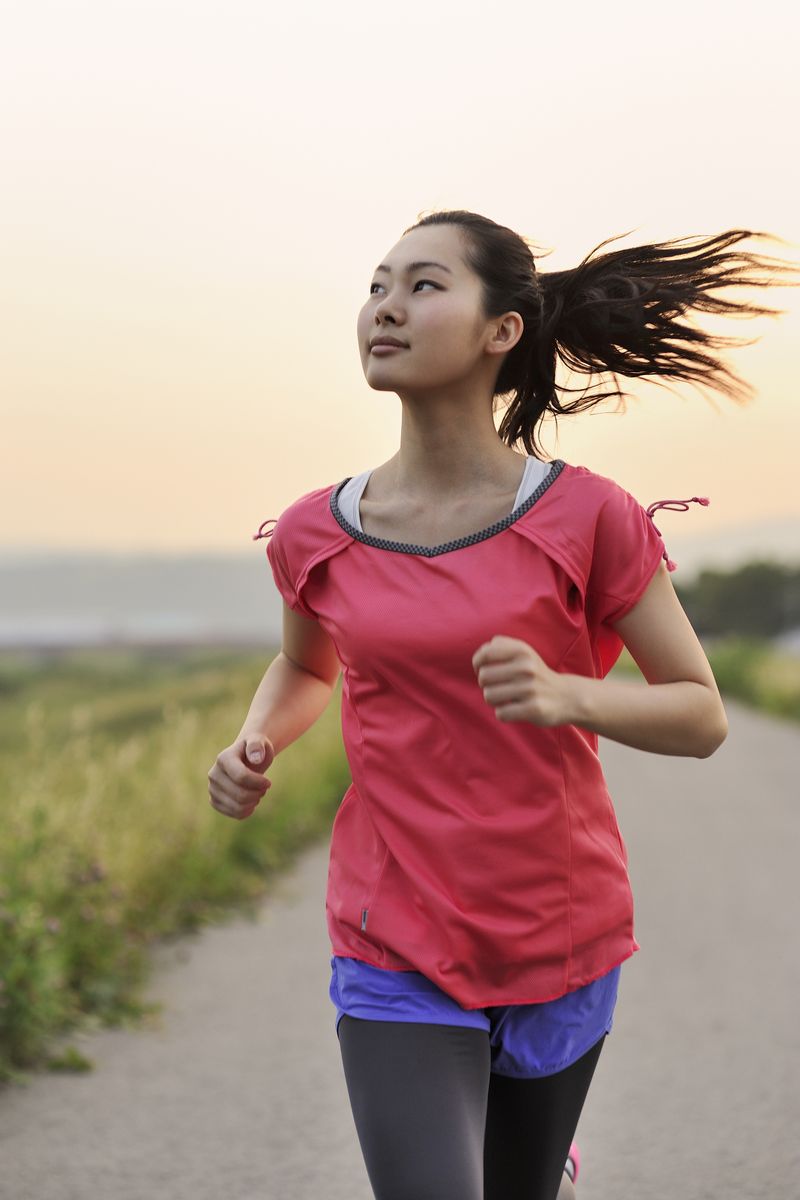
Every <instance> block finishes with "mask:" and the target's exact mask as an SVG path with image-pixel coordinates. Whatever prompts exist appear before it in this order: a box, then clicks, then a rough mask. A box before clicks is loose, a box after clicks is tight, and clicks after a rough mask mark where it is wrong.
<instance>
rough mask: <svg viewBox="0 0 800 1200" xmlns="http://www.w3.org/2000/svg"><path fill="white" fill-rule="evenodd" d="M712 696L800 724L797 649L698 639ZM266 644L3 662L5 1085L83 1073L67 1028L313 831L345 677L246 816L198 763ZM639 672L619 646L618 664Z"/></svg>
mask: <svg viewBox="0 0 800 1200" xmlns="http://www.w3.org/2000/svg"><path fill="white" fill-rule="evenodd" d="M708 653H709V659H710V661H711V664H712V667H713V669H714V673H715V675H716V678H717V681H718V683H719V686H720V690H721V691H722V692H723V694H725V695H728V696H731V697H736V698H738V699H741V700H743V701H744V702H746V703H749V704H753V705H756V706H757V707H759V708H761V709H763V710H765V711H768V712H772V713H775V714H777V715H780V716H783V717H789V718H792V719H794V720H797V719H798V718H800V659H798V658H796V657H795V658H792V657H790V656H788V655H786V654H779V653H777V652H775V651H773V650H772V649H771V648H770V644H769V642H768V641H766V640H763V639H757V638H752V637H751V638H735V637H728V638H723V639H720V640H718V641H716V642H715V643H714V644H713V646H712V647H711V648H710V649H709V651H708ZM273 655H274V651H270V652H265V651H263V650H254V651H252V652H250V651H238V652H235V651H230V650H224V649H213V648H209V649H193V650H185V651H180V650H179V651H176V652H174V653H169V652H166V651H158V652H152V651H147V650H145V649H140V650H136V649H132V650H84V651H80V652H78V651H72V652H68V653H65V654H62V655H55V656H52V655H50V656H48V655H45V656H29V655H25V654H23V653H18V654H15V653H11V652H6V653H5V654H3V655H0V820H2V828H3V837H2V839H0V1081H2V1080H5V1081H10V1080H14V1079H17V1078H20V1077H22V1075H23V1074H24V1070H25V1069H26V1068H37V1067H42V1066H47V1067H49V1068H50V1069H51V1070H71V1071H81V1070H87V1069H91V1061H90V1060H87V1059H86V1058H85V1056H84V1055H82V1054H81V1052H80V1051H79V1050H78V1049H76V1048H75V1047H74V1046H70V1045H64V1044H63V1042H64V1038H65V1037H68V1036H69V1034H70V1032H71V1031H74V1030H76V1029H80V1028H86V1027H90V1026H91V1025H93V1024H94V1025H97V1024H101V1025H119V1024H122V1023H136V1022H138V1021H141V1020H142V1019H143V1018H146V1017H147V1015H148V1014H149V1013H150V1012H152V1011H153V1009H154V1008H155V1009H157V1008H158V1006H157V1005H155V1006H153V1005H149V1004H147V1003H145V1002H144V1001H143V1000H142V999H141V991H142V986H143V984H144V983H145V981H146V979H147V974H148V963H149V954H148V948H149V945H150V944H151V943H152V942H153V941H154V940H155V939H157V938H164V937H168V936H171V935H175V934H182V933H186V932H188V931H191V930H193V929H197V928H198V927H200V926H202V925H204V924H206V923H208V922H211V921H218V920H224V919H225V918H226V916H227V915H228V914H229V913H230V912H231V911H232V910H237V911H243V912H251V913H252V912H255V909H256V907H257V901H258V900H259V899H260V898H261V897H263V896H264V894H265V893H267V892H268V891H269V890H270V886H271V880H272V879H273V878H274V876H275V874H276V873H277V872H279V871H282V870H285V869H286V868H287V867H289V866H290V865H291V863H292V861H293V859H294V857H295V856H296V853H297V851H298V850H299V849H300V848H301V847H302V846H304V845H305V844H307V843H308V842H311V841H315V840H317V839H319V838H320V837H322V836H325V835H326V834H327V833H328V832H329V830H330V826H331V823H332V821H333V817H334V815H335V812H336V809H337V807H338V805H339V802H340V800H341V798H342V795H343V794H344V791H345V789H346V788H347V785H348V783H349V780H350V775H349V769H348V766H347V760H346V758H345V756H344V751H343V748H342V745H341V729H340V720H339V707H340V688H341V683H340V684H339V686H338V687H337V689H336V691H335V693H334V696H333V697H332V699H331V703H330V704H329V705H328V708H327V709H326V710H325V712H324V714H323V715H322V717H321V718H320V720H319V721H318V722H317V723H316V724H315V725H314V726H312V728H311V729H310V730H309V731H308V732H307V733H306V734H305V736H304V737H303V738H302V739H301V740H300V741H299V742H296V743H295V744H294V745H293V746H289V747H287V749H286V750H285V751H284V752H283V753H282V754H281V755H279V756H278V758H277V759H276V761H275V763H274V764H273V766H272V767H270V768H269V771H268V774H269V778H270V779H271V780H272V787H271V788H270V790H269V791H268V792H267V794H266V796H265V797H264V798H263V800H262V802H261V804H260V805H259V807H258V808H257V809H256V811H255V813H254V814H253V816H252V817H251V818H249V819H248V820H246V821H235V820H231V819H230V818H227V817H223V816H221V815H220V814H219V813H217V812H216V811H215V810H214V809H212V808H211V805H210V803H209V799H208V780H207V773H208V770H209V768H210V766H211V764H212V763H213V761H214V758H215V757H216V755H217V753H218V752H219V750H221V749H222V748H223V747H224V746H226V745H229V744H230V742H231V741H232V740H233V738H234V737H235V735H236V734H237V733H238V730H239V728H240V726H241V723H242V721H243V719H244V716H245V714H246V712H247V708H248V706H249V703H250V700H251V698H252V695H253V692H254V691H255V689H256V687H257V686H258V683H259V680H260V679H261V676H262V674H263V672H264V670H265V669H266V666H267V665H268V663H269V662H270V661H271V659H272V657H273ZM615 669H617V670H620V671H625V670H628V669H633V670H636V667H635V664H633V661H632V660H631V659H630V656H629V655H628V654H627V651H624V652H623V655H622V658H621V659H620V662H619V664H618V667H617V668H615Z"/></svg>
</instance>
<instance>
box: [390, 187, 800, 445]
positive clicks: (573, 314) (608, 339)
mask: <svg viewBox="0 0 800 1200" xmlns="http://www.w3.org/2000/svg"><path fill="white" fill-rule="evenodd" d="M423 225H458V226H459V228H460V229H461V231H462V233H463V235H464V243H465V248H466V251H465V260H466V262H467V264H468V266H469V267H470V268H471V269H472V270H473V271H474V272H475V274H476V275H477V276H478V277H479V278H480V280H481V281H482V283H483V306H484V311H485V313H486V316H487V317H494V316H500V315H501V314H502V313H504V312H509V311H514V312H518V313H519V314H520V316H521V317H522V318H523V320H524V322H525V332H524V333H523V335H522V337H521V338H520V339H519V341H518V342H517V344H516V346H514V347H513V348H512V349H511V350H510V351H509V352H508V354H507V355H506V357H505V360H504V361H503V363H502V366H501V367H500V370H499V372H498V375H497V379H496V380H495V388H494V395H495V397H497V396H505V395H507V394H510V393H512V392H513V393H514V395H513V398H512V399H511V401H510V402H509V404H508V406H507V411H506V413H505V415H504V417H503V420H502V423H501V425H500V429H499V434H500V437H501V439H502V440H503V441H504V442H506V443H507V445H509V446H513V445H514V444H515V443H517V442H520V441H521V442H522V444H523V446H524V447H525V450H526V452H527V453H528V454H533V455H535V456H537V455H536V446H535V436H536V427H537V425H538V424H539V422H541V421H542V420H543V419H544V416H545V414H546V413H548V412H550V413H552V414H553V416H554V419H555V420H556V423H557V421H558V415H559V414H565V413H572V412H580V411H582V410H584V409H588V408H592V407H593V406H594V405H596V404H599V403H600V402H601V401H602V400H605V399H606V398H607V397H609V396H618V397H619V398H620V401H621V403H622V407H623V410H624V408H625V404H624V400H623V397H624V396H626V395H630V393H626V392H623V391H622V390H621V389H620V387H619V384H618V381H617V375H616V373H617V372H619V373H620V374H621V375H630V376H639V375H642V376H648V377H652V379H653V382H656V383H658V382H659V377H660V378H664V377H667V378H670V379H677V380H685V381H687V382H690V383H693V384H695V385H696V384H697V382H698V381H699V382H705V383H707V384H709V385H710V386H712V387H715V388H716V389H717V390H718V391H721V392H723V393H725V394H726V395H728V396H729V397H731V398H732V399H733V400H734V401H736V402H737V403H746V401H747V400H748V399H750V398H751V397H752V394H753V391H754V389H753V388H752V387H751V385H750V384H748V383H746V382H745V381H744V380H742V379H740V378H739V376H737V375H735V374H734V373H733V372H732V371H731V370H730V369H729V368H728V367H727V366H726V365H725V363H724V362H722V361H720V360H719V359H718V358H716V357H714V356H713V355H712V354H710V353H709V351H710V350H712V349H720V348H722V347H725V346H734V345H751V344H752V343H753V342H754V341H758V338H751V339H749V340H748V339H743V338H733V337H722V336H719V335H713V334H710V333H706V332H704V331H703V330H701V329H698V328H693V327H692V326H690V325H686V324H682V323H681V322H680V321H679V320H678V319H677V318H678V317H680V316H682V315H683V314H684V313H685V312H686V311H687V310H688V309H691V308H694V309H698V310H700V311H703V312H711V313H723V314H728V315H732V316H738V317H755V316H778V315H780V314H781V313H783V312H785V309H771V308H765V307H762V306H760V305H756V304H752V303H747V302H744V301H739V302H737V301H734V300H730V299H723V298H722V297H720V296H711V295H709V292H710V291H711V290H712V289H718V288H722V287H725V288H727V287H766V286H768V285H769V284H771V283H775V282H776V279H775V276H776V275H781V274H785V273H786V272H792V271H794V270H796V268H795V267H794V266H793V265H791V264H788V263H786V262H785V261H782V260H780V259H776V258H772V257H769V256H766V255H759V254H754V253H745V252H744V251H741V250H738V251H729V250H726V249H725V247H727V246H732V245H734V244H735V243H736V242H740V241H742V240H744V239H745V238H768V239H770V238H771V239H773V240H775V241H779V242H781V243H782V244H783V245H786V244H787V243H786V242H784V241H783V239H782V238H776V237H774V235H772V234H767V233H754V232H752V231H751V230H748V229H729V230H727V231H726V232H724V233H720V234H716V235H715V236H713V237H699V238H682V239H678V238H676V239H673V240H671V241H667V242H657V243H654V244H651V245H644V246H633V247H631V248H630V249H627V250H612V251H608V252H607V253H605V254H601V255H599V256H598V257H596V258H592V255H594V254H595V253H596V251H597V250H600V249H601V248H602V247H603V246H605V245H607V244H608V242H612V241H615V240H617V239H616V238H613V237H612V238H607V239H606V241H604V242H601V243H600V245H599V246H596V247H595V249H594V250H591V251H590V252H589V254H588V255H587V256H586V258H584V259H583V261H582V262H581V263H579V265H578V266H577V267H573V268H572V269H571V270H568V271H550V272H543V271H537V269H536V263H535V260H536V258H537V257H542V256H541V255H536V254H534V252H533V249H532V248H531V247H532V246H533V243H531V242H530V241H529V240H528V239H527V238H523V237H521V236H520V235H519V234H517V233H515V232H514V231H513V230H512V229H508V228H507V227H506V226H505V225H498V224H497V223H496V222H494V221H491V220H489V218H488V217H482V216H480V215H479V214H478V213H473V212H466V211H464V210H462V209H456V210H448V211H442V212H436V211H434V212H431V213H429V214H428V215H426V216H423V217H422V218H421V219H420V220H419V221H418V222H417V224H416V225H412V226H410V227H409V228H408V229H406V230H404V231H403V232H404V234H405V233H409V232H410V231H411V229H416V228H419V227H420V226H423ZM617 236H618V237H627V236H628V234H619V235H617ZM753 269H755V270H767V271H769V272H771V276H769V275H768V276H767V277H766V278H761V277H758V276H756V275H754V274H753ZM777 282H780V280H778V281H777ZM790 286H797V284H796V283H794V282H792V283H791V284H790ZM559 357H560V358H561V360H562V362H563V363H565V364H566V365H567V366H568V367H570V368H575V369H577V370H578V371H582V372H588V373H589V374H590V375H591V374H592V373H595V372H597V373H601V374H610V375H611V377H612V379H613V380H614V382H615V384H616V385H617V386H616V387H615V388H613V389H612V390H610V391H609V390H607V391H603V392H600V393H597V394H595V395H592V396H586V395H585V393H586V391H587V389H588V387H589V386H590V385H589V384H587V385H586V386H585V387H583V388H569V387H565V386H561V385H559V384H557V383H556V381H555V376H556V366H557V359H558V358H559ZM663 386H667V385H663ZM575 391H580V392H583V393H584V396H583V398H580V399H577V400H574V401H571V402H567V403H562V401H561V400H560V399H559V396H558V395H557V393H558V392H575ZM537 457H538V456H537Z"/></svg>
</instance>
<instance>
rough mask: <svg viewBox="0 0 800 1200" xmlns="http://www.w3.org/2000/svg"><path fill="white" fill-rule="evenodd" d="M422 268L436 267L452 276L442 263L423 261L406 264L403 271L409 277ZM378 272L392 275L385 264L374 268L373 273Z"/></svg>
mask: <svg viewBox="0 0 800 1200" xmlns="http://www.w3.org/2000/svg"><path fill="white" fill-rule="evenodd" d="M423 267H438V268H439V270H440V271H447V274H448V275H452V274H453V272H452V271H451V270H450V268H449V267H446V266H444V264H443V263H438V262H424V261H422V262H412V263H408V265H407V266H406V268H405V271H406V274H407V275H410V274H411V272H412V271H419V270H421V268H423ZM378 271H388V273H389V274H390V275H391V273H392V268H391V267H387V266H386V264H385V263H381V265H380V266H379V267H376V268H375V272H376V273H377V272H378Z"/></svg>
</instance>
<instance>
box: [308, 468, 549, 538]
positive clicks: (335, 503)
mask: <svg viewBox="0 0 800 1200" xmlns="http://www.w3.org/2000/svg"><path fill="white" fill-rule="evenodd" d="M552 461H553V465H552V467H551V469H550V471H549V472H548V473H547V475H546V476H545V477H544V479H543V480H542V482H541V483H540V484H539V486H538V487H537V488H536V489H535V490H534V491H533V492H531V494H530V496H528V499H527V500H525V501H523V503H522V504H520V505H519V507H518V508H515V509H514V511H513V512H510V513H509V514H508V516H507V517H503V518H502V519H501V520H500V521H495V523H494V525H489V526H487V528H486V529H480V530H478V532H477V533H471V534H469V536H468V537H463V538H456V539H455V540H454V541H452V542H444V543H443V544H442V545H441V546H418V545H415V544H414V543H413V542H393V541H390V540H389V539H387V538H378V537H373V536H372V534H370V533H364V532H363V530H361V529H356V527H355V525H351V523H350V522H349V521H348V520H347V517H345V515H344V514H343V512H342V511H341V509H340V508H339V493H340V492H341V490H342V488H343V487H344V486H345V484H347V483H349V482H350V480H351V479H353V478H354V477H353V476H352V475H348V476H347V478H346V479H343V480H342V481H341V483H337V485H336V487H335V488H334V489H333V490H332V492H331V496H330V509H331V512H332V513H333V516H334V518H335V519H336V521H337V522H338V523H339V525H341V527H342V529H344V531H345V533H348V534H349V535H350V537H351V538H353V539H354V540H355V541H357V542H364V543H365V545H367V546H374V547H375V548H376V549H378V550H394V551H395V553H397V554H422V555H424V557H425V558H435V557H436V555H437V554H448V553H449V552H450V551H451V550H461V549H463V548H464V547H465V546H472V545H474V544H475V542H483V541H485V540H486V539H487V538H490V537H494V535H495V534H496V533H502V531H503V530H504V529H508V527H509V525H513V524H514V522H515V521H518V520H519V519H520V517H522V516H524V515H525V513H526V512H527V511H528V509H530V508H532V507H533V505H534V504H535V503H536V501H537V500H538V499H539V498H540V497H541V496H543V495H544V493H545V492H546V491H547V489H548V488H549V487H550V485H551V484H552V483H553V482H554V481H555V480H556V479H558V477H559V475H560V474H561V472H562V471H563V469H564V467H565V466H566V465H567V464H566V463H565V462H564V460H563V458H554V459H553V460H552Z"/></svg>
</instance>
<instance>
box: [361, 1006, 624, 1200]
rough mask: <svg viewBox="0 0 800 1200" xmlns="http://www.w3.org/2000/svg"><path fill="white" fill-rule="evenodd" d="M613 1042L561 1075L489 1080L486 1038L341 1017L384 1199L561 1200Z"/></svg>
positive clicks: (373, 1172)
mask: <svg viewBox="0 0 800 1200" xmlns="http://www.w3.org/2000/svg"><path fill="white" fill-rule="evenodd" d="M605 1037H606V1035H605V1034H604V1035H603V1036H602V1037H601V1038H600V1040H599V1041H598V1042H596V1043H595V1044H594V1046H592V1048H591V1049H590V1050H589V1051H588V1052H587V1053H586V1054H584V1055H583V1057H582V1058H579V1059H578V1061H577V1062H575V1063H573V1064H572V1066H571V1067H567V1068H566V1070H564V1071H559V1072H558V1073H557V1074H555V1075H548V1076H545V1077H544V1078H542V1079H514V1078H511V1077H510V1076H506V1075H496V1074H492V1073H490V1070H489V1066H490V1046H489V1034H488V1032H486V1031H485V1030H482V1029H471V1028H466V1027H464V1026H459V1025H432V1024H422V1023H417V1022H411V1021H375V1020H363V1019H361V1018H359V1017H351V1016H349V1015H345V1016H343V1017H342V1019H341V1021H340V1023H339V1045H340V1049H341V1054H342V1063H343V1066H344V1073H345V1080H346V1082H347V1090H348V1094H349V1097H350V1106H351V1108H352V1110H353V1119H354V1121H355V1125H356V1132H357V1134H358V1140H359V1142H360V1143H361V1152H362V1154H363V1156H364V1164H365V1166H366V1169H367V1174H368V1176H369V1181H370V1183H371V1185H372V1190H373V1192H374V1194H375V1197H376V1200H556V1196H557V1194H558V1189H559V1185H560V1183H561V1178H562V1174H563V1171H564V1164H565V1162H566V1159H567V1153H568V1151H569V1147H570V1142H571V1141H572V1139H573V1137H574V1134H575V1130H576V1128H577V1125H578V1118H579V1116H580V1114H581V1109H582V1108H583V1104H584V1101H585V1099H586V1095H587V1092H588V1091H589V1084H590V1083H591V1079H592V1075H593V1074H594V1069H595V1067H596V1065H597V1060H598V1058H599V1057H600V1051H601V1050H602V1048H603V1043H604V1041H605Z"/></svg>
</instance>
